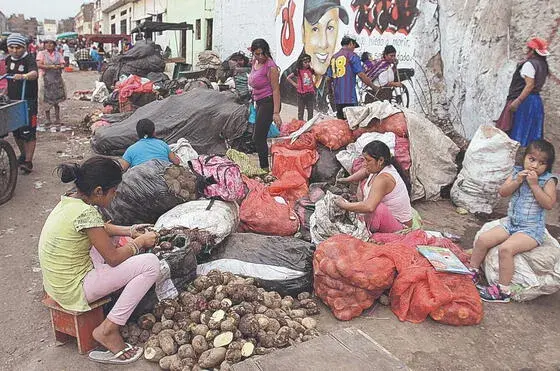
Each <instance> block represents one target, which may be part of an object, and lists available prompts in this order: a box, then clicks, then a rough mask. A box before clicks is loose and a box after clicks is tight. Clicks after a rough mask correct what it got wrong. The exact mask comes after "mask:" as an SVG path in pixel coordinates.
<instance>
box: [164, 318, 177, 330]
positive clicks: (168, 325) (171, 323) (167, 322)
mask: <svg viewBox="0 0 560 371" xmlns="http://www.w3.org/2000/svg"><path fill="white" fill-rule="evenodd" d="M173 326H175V322H174V321H173V320H172V319H166V320H164V321H162V322H161V327H162V328H163V329H164V330H165V329H172V328H173Z"/></svg>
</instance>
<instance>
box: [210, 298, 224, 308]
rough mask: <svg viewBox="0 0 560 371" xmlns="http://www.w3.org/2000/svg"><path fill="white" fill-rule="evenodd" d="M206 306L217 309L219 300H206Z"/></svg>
mask: <svg viewBox="0 0 560 371" xmlns="http://www.w3.org/2000/svg"><path fill="white" fill-rule="evenodd" d="M208 308H210V309H212V310H218V309H220V308H221V302H220V301H218V300H216V299H212V300H210V301H209V302H208Z"/></svg>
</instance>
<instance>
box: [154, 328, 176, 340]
mask: <svg viewBox="0 0 560 371" xmlns="http://www.w3.org/2000/svg"><path fill="white" fill-rule="evenodd" d="M164 335H169V336H171V337H173V335H175V330H173V329H170V328H168V329H163V330H161V331H160V332H159V334H158V338H159V337H160V336H164Z"/></svg>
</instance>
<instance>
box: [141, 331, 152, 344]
mask: <svg viewBox="0 0 560 371" xmlns="http://www.w3.org/2000/svg"><path fill="white" fill-rule="evenodd" d="M150 335H151V333H150V331H148V330H142V332H141V333H140V336H138V341H139V342H141V343H145V342H146V341H148V339H149V338H150Z"/></svg>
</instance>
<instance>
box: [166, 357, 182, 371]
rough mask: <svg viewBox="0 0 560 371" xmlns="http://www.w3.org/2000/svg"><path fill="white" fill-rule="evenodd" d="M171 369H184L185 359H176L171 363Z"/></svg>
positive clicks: (175, 370)
mask: <svg viewBox="0 0 560 371" xmlns="http://www.w3.org/2000/svg"><path fill="white" fill-rule="evenodd" d="M169 371H183V360H182V359H175V360H173V361H172V362H171V365H169Z"/></svg>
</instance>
